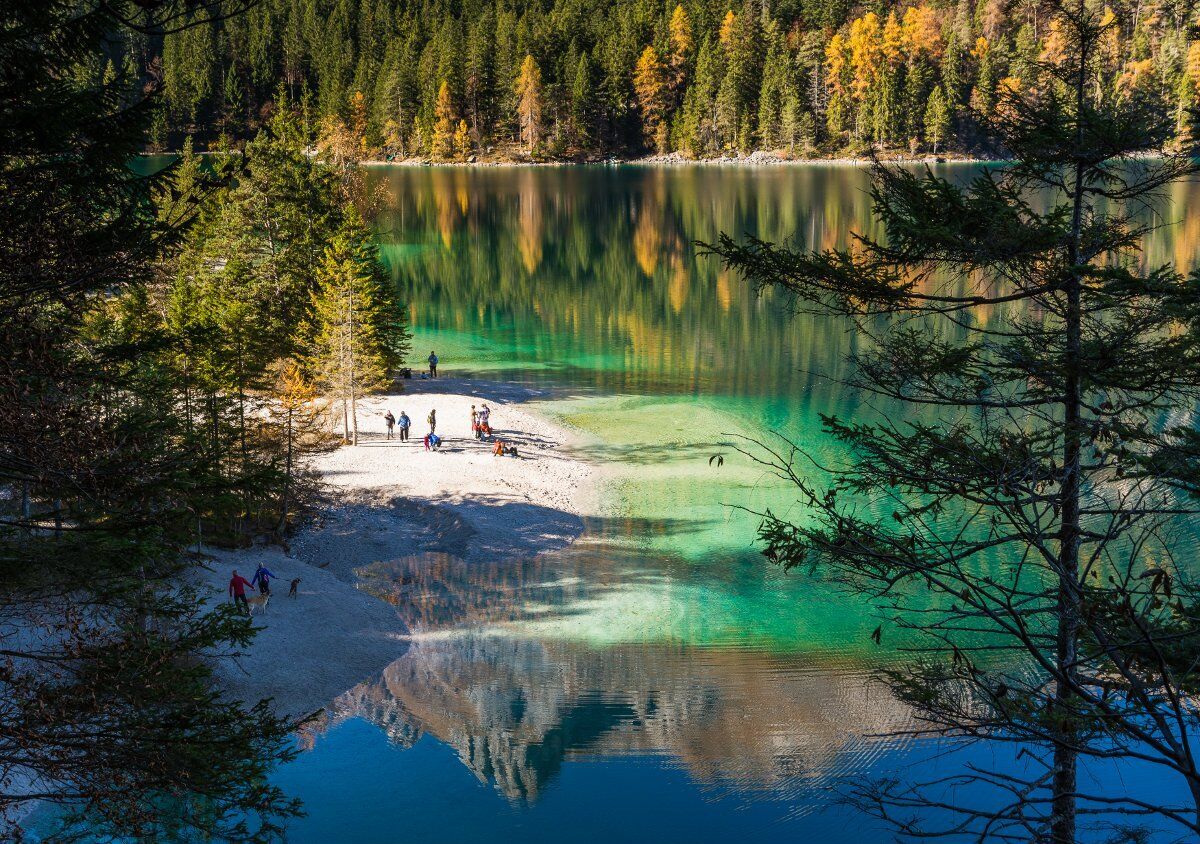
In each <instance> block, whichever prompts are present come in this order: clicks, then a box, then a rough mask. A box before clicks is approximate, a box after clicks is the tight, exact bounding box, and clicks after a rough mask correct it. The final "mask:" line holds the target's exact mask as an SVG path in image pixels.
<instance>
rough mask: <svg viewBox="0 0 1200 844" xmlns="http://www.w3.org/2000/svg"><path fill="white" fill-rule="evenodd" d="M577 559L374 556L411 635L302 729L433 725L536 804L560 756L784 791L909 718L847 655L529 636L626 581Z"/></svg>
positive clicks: (370, 575)
mask: <svg viewBox="0 0 1200 844" xmlns="http://www.w3.org/2000/svg"><path fill="white" fill-rule="evenodd" d="M579 564H580V565H581V566H586V568H587V569H588V570H589V577H588V578H587V579H586V580H585V579H584V578H583V577H580V576H577V574H579V573H581V571H580V572H575V573H572V572H571V571H565V570H564V569H563V568H562V567H561V566H562V561H561V560H559V561H557V562H548V561H547V559H546V557H545V556H543V557H542V558H535V559H532V560H528V561H525V562H521V563H512V564H497V565H492V566H488V565H482V566H481V565H476V564H466V563H464V562H463V561H461V560H459V559H457V558H455V557H452V556H450V555H446V554H425V555H419V556H417V557H412V558H406V559H401V560H397V561H394V562H391V563H386V564H383V563H380V564H375V565H374V566H371V567H368V569H367V570H365V571H363V572H362V574H363V576H364V585H365V586H366V588H369V589H371V590H373V591H376V592H377V593H378V594H381V595H383V596H385V597H387V598H388V599H389V600H391V601H392V602H393V603H394V604H395V605H396V606H397V609H398V611H399V612H400V615H401V616H402V617H403V618H405V620H406V622H408V623H409V625H410V627H411V629H412V630H413V632H414V637H413V638H414V641H413V643H412V646H411V647H410V649H409V650H408V652H407V653H406V654H405V655H404V656H403V657H402V658H400V659H398V660H397V661H396V662H394V663H393V664H392V665H390V666H389V667H388V668H387V669H386V670H385V671H384V672H383V674H382V676H380V677H378V678H376V679H373V680H370V681H367V682H364V683H362V684H360V685H359V686H357V687H355V688H354V689H351V690H350V691H349V692H347V693H346V694H344V695H343V696H342V697H340V698H339V699H338V700H337V701H336V702H335V704H334V706H333V707H332V708H331V713H332V714H331V715H329V716H328V717H327V718H326V719H325V720H324V721H323V722H321V723H319V724H317V725H314V726H313V727H312V729H311V730H310V731H309V734H308V738H309V739H310V740H316V737H317V735H318V734H319V733H320V732H323V731H324V729H326V728H328V727H329V726H331V725H332V724H334V723H336V722H338V721H340V720H342V719H344V718H347V717H361V718H365V719H367V720H369V721H371V722H373V723H375V724H377V725H379V726H380V727H381V728H383V729H384V730H385V731H386V732H387V734H388V736H389V738H390V739H391V741H392V742H393V743H395V744H396V745H398V746H400V747H408V746H411V745H412V744H413V743H414V742H415V741H417V740H418V739H419V738H420V737H421V736H423V735H425V734H430V735H432V736H434V737H436V738H437V739H438V740H440V741H442V742H445V743H446V744H448V745H450V746H452V747H453V748H454V749H455V751H456V752H457V754H458V755H459V757H460V759H461V760H462V762H463V763H464V764H465V765H467V766H468V767H469V768H470V769H471V770H472V771H473V772H474V773H475V774H476V775H477V776H478V777H480V778H481V779H482V780H485V781H489V782H493V783H494V784H495V786H496V787H497V788H498V789H499V790H500V791H501V792H502V793H503V794H505V795H506V796H508V797H510V798H513V799H534V798H536V797H537V795H538V794H539V792H540V791H541V790H542V788H543V787H544V786H545V785H546V783H547V782H548V781H550V780H551V779H552V778H553V777H554V776H555V775H556V774H557V772H558V771H559V769H560V768H561V766H562V764H563V762H564V760H569V759H572V758H579V757H588V756H604V755H614V754H655V755H665V756H667V757H669V758H671V759H672V760H676V761H678V762H679V763H681V764H682V765H684V766H685V767H686V768H687V770H688V771H689V772H690V774H691V775H692V776H693V777H695V778H696V779H697V780H699V781H701V782H704V783H709V784H712V785H714V786H717V787H733V788H773V789H783V790H787V789H788V786H789V784H795V786H796V787H799V786H800V785H801V784H806V785H811V782H812V780H813V779H820V778H824V777H827V776H832V775H836V774H839V773H845V772H847V771H849V770H854V769H856V768H857V767H858V766H859V765H862V764H865V763H866V762H868V761H869V760H870V759H871V758H872V756H873V755H874V754H875V753H877V752H878V751H879V750H880V749H881V745H880V744H879V743H878V742H874V741H871V740H867V739H863V738H861V736H862V735H864V734H871V733H879V732H883V731H887V730H892V729H895V728H896V727H897V726H898V725H900V724H902V723H903V722H904V719H905V712H904V710H903V708H902V707H901V706H899V705H898V704H897V703H896V702H895V701H894V700H892V699H891V698H890V696H889V695H888V694H887V692H886V690H885V689H883V688H881V687H880V686H878V685H877V684H874V683H872V682H871V681H870V680H869V672H868V670H867V669H866V668H865V667H857V666H855V665H854V663H853V661H852V660H850V659H849V658H845V657H844V655H843V657H839V656H838V655H836V654H831V653H824V654H813V655H804V654H796V653H776V652H773V651H771V650H770V649H768V648H767V647H763V646H760V645H755V644H754V643H750V642H743V643H740V644H736V645H732V646H728V647H697V646H693V645H685V644H682V643H681V642H676V641H665V642H664V641H658V642H625V643H613V644H606V645H599V646H597V645H593V644H590V643H586V642H582V641H579V640H577V639H570V638H561V639H555V638H549V637H545V636H538V637H534V636H529V635H523V634H522V624H523V623H527V622H531V621H533V620H535V619H536V620H537V622H538V623H543V622H545V621H546V620H547V617H554V616H569V615H570V614H572V613H578V612H583V611H584V609H583V608H585V607H586V606H588V605H589V603H590V602H592V601H594V600H596V599H597V598H598V597H599V596H601V595H602V594H603V593H604V592H605V590H607V589H617V588H618V584H621V583H624V586H625V587H628V586H629V585H630V580H629V578H630V576H631V575H630V572H629V571H628V568H627V566H628V564H627V563H622V564H621V568H622V570H620V571H618V570H617V568H616V567H615V566H616V565H617V564H615V563H614V567H612V568H610V569H609V570H607V571H606V570H605V568H604V566H603V565H602V564H600V563H599V561H598V560H597V559H596V558H595V557H593V556H590V555H589V556H588V560H587V562H586V563H585V562H584V561H583V559H582V558H580V560H579ZM592 575H594V578H593V577H592ZM632 582H633V583H634V584H636V582H637V577H636V576H634V577H633V579H632Z"/></svg>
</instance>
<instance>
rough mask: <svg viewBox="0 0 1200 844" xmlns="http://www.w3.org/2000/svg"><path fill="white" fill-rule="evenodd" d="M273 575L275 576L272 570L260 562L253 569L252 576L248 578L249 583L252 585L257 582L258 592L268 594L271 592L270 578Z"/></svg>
mask: <svg viewBox="0 0 1200 844" xmlns="http://www.w3.org/2000/svg"><path fill="white" fill-rule="evenodd" d="M274 576H275V574H274V572H272V571H271V570H270V569H268V568H267V567H266V566H264V565H263V564H262V563H259V564H258V568H256V569H255V570H254V577H252V578H250V585H251V586H253V585H255V584H256V583H257V584H258V594H260V595H270V594H271V578H272V577H274Z"/></svg>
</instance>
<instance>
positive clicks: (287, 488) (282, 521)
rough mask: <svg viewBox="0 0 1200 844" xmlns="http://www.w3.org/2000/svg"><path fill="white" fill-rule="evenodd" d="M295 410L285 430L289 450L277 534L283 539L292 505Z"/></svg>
mask: <svg viewBox="0 0 1200 844" xmlns="http://www.w3.org/2000/svg"><path fill="white" fill-rule="evenodd" d="M293 416H294V410H293V409H292V408H291V407H289V408H288V411H287V425H286V427H285V428H284V435H285V436H286V437H287V450H286V451H285V452H284V458H283V492H282V494H281V495H280V501H279V526H278V527H277V528H276V533H278V534H279V535H280V536H281V537H282V536H283V532H284V530H286V529H287V516H288V506H289V504H290V502H289V500H288V499H289V497H290V496H291V492H292V441H293V438H294V430H295V429H294V426H293V422H292V420H293Z"/></svg>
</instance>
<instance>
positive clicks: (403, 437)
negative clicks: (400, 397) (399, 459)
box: [400, 410, 412, 443]
mask: <svg viewBox="0 0 1200 844" xmlns="http://www.w3.org/2000/svg"><path fill="white" fill-rule="evenodd" d="M411 427H412V420H411V419H409V418H408V414H407V413H405V412H404V411H403V410H402V411H400V442H402V443H406V442H408V429H409V428H411Z"/></svg>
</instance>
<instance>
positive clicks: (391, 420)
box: [383, 410, 396, 440]
mask: <svg viewBox="0 0 1200 844" xmlns="http://www.w3.org/2000/svg"><path fill="white" fill-rule="evenodd" d="M383 421H384V422H386V423H387V438H388V439H389V440H390V439H391V438H392V429H393V428H395V427H396V417H395V416H392V412H391V411H390V410H389V411H388V412H387V413H385V414H384V415H383Z"/></svg>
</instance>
